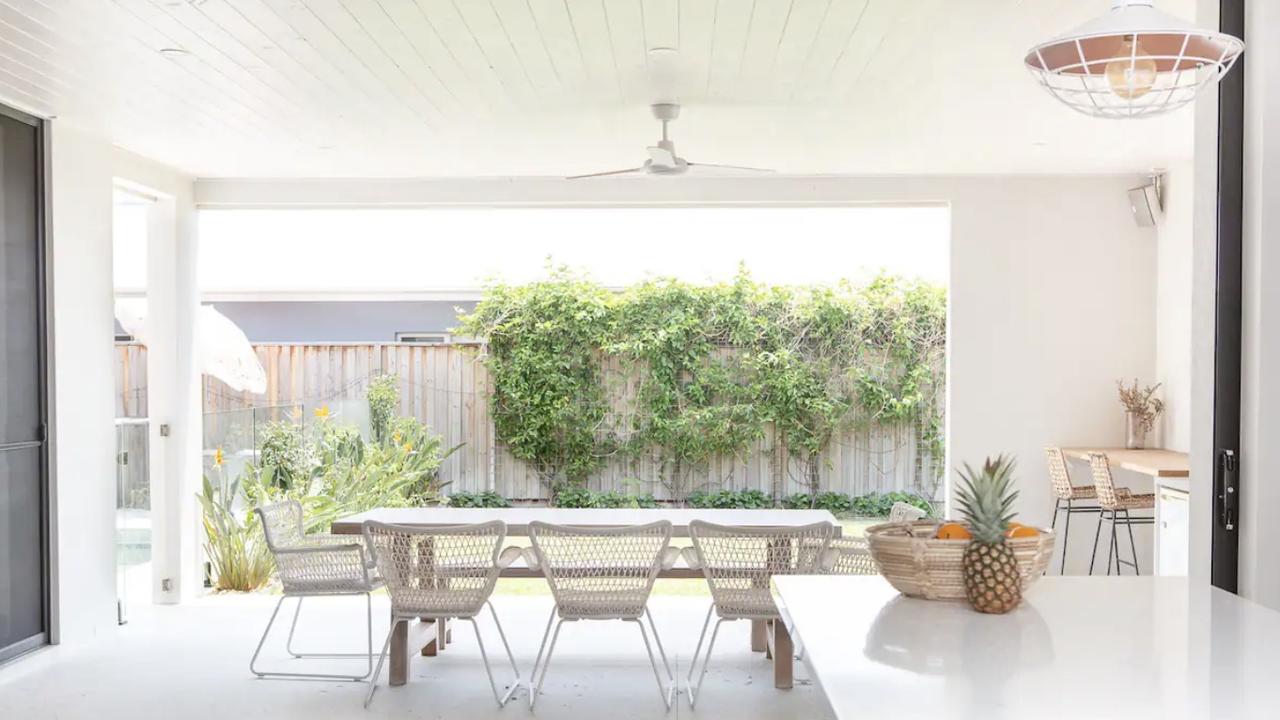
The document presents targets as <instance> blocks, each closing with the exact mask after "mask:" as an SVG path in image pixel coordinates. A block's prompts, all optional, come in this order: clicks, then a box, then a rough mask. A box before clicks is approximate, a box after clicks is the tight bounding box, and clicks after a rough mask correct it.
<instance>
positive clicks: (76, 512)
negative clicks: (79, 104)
mask: <svg viewBox="0 0 1280 720" xmlns="http://www.w3.org/2000/svg"><path fill="white" fill-rule="evenodd" d="M51 144H52V149H51V188H52V200H51V202H52V209H53V212H52V222H51V236H50V243H51V247H52V253H53V263H54V283H53V301H54V318H53V323H54V333H53V336H54V352H55V367H54V381H55V387H56V398H55V411H56V423H57V426H56V430H55V433H56V434H55V442H56V446H55V451H56V457H55V462H56V468H57V478H56V486H55V488H54V496H53V511H54V528H53V542H54V568H53V570H54V578H53V581H54V587H53V591H54V626H55V637H56V639H57V641H59V642H75V641H79V640H83V639H85V638H88V637H92V636H93V635H95V634H96V633H99V632H101V631H103V630H104V629H106V628H108V627H113V626H114V625H115V620H116V608H115V598H116V587H115V503H116V497H115V459H114V458H115V434H114V424H113V421H114V416H115V405H114V401H113V392H114V386H115V383H114V349H113V324H112V317H113V310H112V306H113V302H112V293H113V290H112V274H111V262H112V257H111V229H112V222H111V216H112V191H113V182H114V180H115V179H116V178H123V179H134V181H135V182H138V183H143V184H146V183H148V182H155V183H157V184H160V183H161V178H165V179H164V181H163V182H164V183H165V184H167V185H168V186H169V188H170V189H171V190H174V191H177V192H178V194H180V195H182V196H183V197H184V198H185V199H184V201H183V202H184V203H185V207H186V210H185V211H184V214H185V215H186V217H187V218H188V219H190V217H191V215H192V213H191V210H190V208H191V202H190V198H191V182H190V180H183V179H182V178H180V177H179V176H176V175H173V174H170V173H167V171H165V170H164V169H163V168H161V167H160V166H157V165H155V164H153V163H150V162H148V161H146V160H143V159H142V158H138V157H136V156H132V155H129V154H127V153H124V152H122V151H119V150H117V149H115V148H113V147H112V146H111V144H110V143H108V142H106V141H105V140H102V139H101V138H98V137H96V136H94V135H92V134H89V133H86V132H83V131H81V130H79V129H77V128H75V127H73V126H70V125H68V124H66V123H64V122H61V121H55V122H54V123H53V132H52V139H51ZM189 227H194V225H190V226H189ZM187 232H188V234H190V232H193V231H191V230H188V231H187ZM197 428H198V426H197ZM197 472H198V471H197Z"/></svg>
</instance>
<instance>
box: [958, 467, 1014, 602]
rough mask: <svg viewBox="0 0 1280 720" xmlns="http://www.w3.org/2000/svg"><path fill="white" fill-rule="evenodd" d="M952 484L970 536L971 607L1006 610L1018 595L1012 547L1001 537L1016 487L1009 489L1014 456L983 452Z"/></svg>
mask: <svg viewBox="0 0 1280 720" xmlns="http://www.w3.org/2000/svg"><path fill="white" fill-rule="evenodd" d="M960 479H961V481H962V482H961V485H960V487H959V488H958V489H957V490H956V502H957V503H958V505H959V506H960V515H961V517H963V518H964V521H965V522H966V523H967V524H968V525H969V528H970V530H971V531H972V533H973V539H972V540H971V541H969V546H968V547H967V548H966V549H965V552H964V585H965V595H966V596H967V597H968V598H969V604H970V605H972V606H973V609H974V610H977V611H978V612H983V613H997V614H999V613H1007V612H1009V611H1010V610H1012V609H1014V608H1015V607H1017V606H1018V603H1019V602H1021V601H1022V578H1021V576H1020V574H1019V573H1018V561H1017V558H1016V557H1014V554H1013V548H1011V547H1009V545H1008V544H1007V543H1006V542H1005V533H1006V531H1007V530H1008V529H1009V521H1010V520H1012V519H1013V516H1014V513H1013V509H1012V508H1013V503H1014V500H1016V499H1017V497H1018V491H1017V490H1011V489H1010V485H1011V484H1012V482H1013V460H1012V458H1006V457H1004V456H1003V455H1001V456H999V457H997V458H996V459H994V460H992V459H991V458H987V461H986V462H985V463H983V465H982V469H981V470H980V471H977V472H975V471H974V469H973V468H971V467H969V466H968V465H967V464H966V465H965V466H964V471H962V472H961V473H960Z"/></svg>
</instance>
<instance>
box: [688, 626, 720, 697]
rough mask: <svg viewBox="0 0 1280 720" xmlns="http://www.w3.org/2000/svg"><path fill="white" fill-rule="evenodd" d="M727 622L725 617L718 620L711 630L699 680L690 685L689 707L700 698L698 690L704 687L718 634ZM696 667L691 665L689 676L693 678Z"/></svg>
mask: <svg viewBox="0 0 1280 720" xmlns="http://www.w3.org/2000/svg"><path fill="white" fill-rule="evenodd" d="M724 623H725V619H724V618H720V619H718V620H716V627H715V629H714V630H712V631H711V642H709V643H707V654H706V655H705V656H703V658H702V672H700V673H698V682H697V683H692V682H691V683H690V685H689V688H688V689H689V707H693V706H694V704H695V703H696V702H697V700H698V691H700V690H701V689H702V681H703V680H704V679H706V677H707V667H708V666H709V665H710V664H711V651H712V650H713V649H714V648H715V646H716V636H717V635H719V634H720V626H721V625H723V624H724ZM693 670H694V668H693V667H692V666H690V668H689V677H690V679H691V680H692V678H693Z"/></svg>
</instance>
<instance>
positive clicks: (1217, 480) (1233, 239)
mask: <svg viewBox="0 0 1280 720" xmlns="http://www.w3.org/2000/svg"><path fill="white" fill-rule="evenodd" d="M1244 10H1245V0H1219V3H1218V12H1219V16H1218V25H1219V28H1221V30H1222V32H1225V33H1229V34H1231V35H1235V36H1236V37H1239V38H1242V39H1243V38H1244V37H1245V14H1244ZM1244 74H1245V57H1244V56H1241V57H1240V59H1238V60H1237V61H1236V64H1235V67H1234V68H1233V69H1232V71H1231V72H1230V73H1228V74H1227V75H1226V77H1224V78H1223V79H1222V80H1221V82H1220V83H1219V88H1218V183H1217V189H1218V197H1217V216H1218V217H1217V272H1216V287H1215V293H1214V295H1215V298H1214V363H1213V530H1212V536H1211V537H1212V550H1211V553H1212V570H1211V573H1210V578H1211V582H1212V583H1213V584H1214V585H1215V586H1216V587H1220V588H1222V589H1223V590H1227V591H1229V592H1236V591H1237V589H1238V587H1239V567H1240V530H1239V528H1240V500H1241V498H1240V463H1241V462H1242V460H1247V458H1241V456H1240V382H1241V381H1240V360H1241V314H1242V310H1243V276H1242V267H1243V265H1242V261H1243V252H1244V228H1243V220H1244V78H1245V75H1244Z"/></svg>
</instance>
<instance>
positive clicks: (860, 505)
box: [852, 491, 933, 517]
mask: <svg viewBox="0 0 1280 720" xmlns="http://www.w3.org/2000/svg"><path fill="white" fill-rule="evenodd" d="M898 502H904V503H907V504H908V505H912V506H914V507H918V508H920V509H921V510H924V511H925V512H926V513H928V514H929V515H930V516H932V515H933V504H932V503H930V502H929V501H928V500H926V499H925V498H923V497H920V496H919V495H916V494H915V493H907V492H899V491H895V492H890V493H871V494H870V495H860V496H858V497H856V498H853V507H852V510H853V512H854V513H855V514H857V515H863V516H866V517H888V515H889V511H890V510H891V509H893V504H894V503H898Z"/></svg>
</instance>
